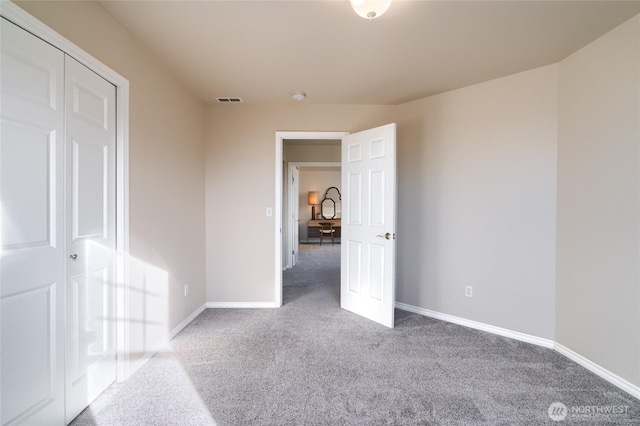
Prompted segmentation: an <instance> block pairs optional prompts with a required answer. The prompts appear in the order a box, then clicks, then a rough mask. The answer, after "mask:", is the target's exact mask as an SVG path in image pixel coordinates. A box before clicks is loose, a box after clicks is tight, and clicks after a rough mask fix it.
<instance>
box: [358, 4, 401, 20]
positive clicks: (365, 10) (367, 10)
mask: <svg viewBox="0 0 640 426" xmlns="http://www.w3.org/2000/svg"><path fill="white" fill-rule="evenodd" d="M350 1H351V7H353V10H355V11H356V13H357V14H358V15H360V16H362V17H363V18H366V19H368V20H372V19H374V18H377V17H378V16H381V15H382V14H383V13H385V12H386V11H387V9H389V6H390V5H391V0H350Z"/></svg>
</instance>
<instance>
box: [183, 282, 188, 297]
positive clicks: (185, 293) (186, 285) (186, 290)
mask: <svg viewBox="0 0 640 426" xmlns="http://www.w3.org/2000/svg"><path fill="white" fill-rule="evenodd" d="M187 294H189V284H185V285H184V296H185V297H187Z"/></svg>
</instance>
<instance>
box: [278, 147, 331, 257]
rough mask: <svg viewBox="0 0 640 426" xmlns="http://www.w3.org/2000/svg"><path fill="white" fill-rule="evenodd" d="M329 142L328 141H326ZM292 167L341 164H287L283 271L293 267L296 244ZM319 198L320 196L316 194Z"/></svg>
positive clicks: (325, 162) (308, 162) (329, 162)
mask: <svg viewBox="0 0 640 426" xmlns="http://www.w3.org/2000/svg"><path fill="white" fill-rule="evenodd" d="M328 140H330V139H328ZM294 167H305V168H307V167H308V168H315V167H342V163H339V162H337V161H292V162H290V163H289V167H288V170H287V190H288V192H289V194H288V197H287V201H288V203H287V213H288V215H287V217H286V220H285V226H286V229H287V230H288V232H287V241H286V250H285V253H286V258H287V262H286V264H285V269H290V268H292V267H293V266H292V265H293V254H292V251H293V247H295V244H296V242H295V241H294V239H293V227H294V226H296V224H295V223H293V219H292V217H291V213H292V209H293V197H294V196H296V195H297V194H294V193H293V189H292V188H291V182H290V180H291V172H292V169H293V168H294ZM318 196H320V194H318Z"/></svg>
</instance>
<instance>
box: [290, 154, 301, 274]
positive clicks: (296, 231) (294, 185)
mask: <svg viewBox="0 0 640 426" xmlns="http://www.w3.org/2000/svg"><path fill="white" fill-rule="evenodd" d="M289 193H290V194H292V198H291V222H292V228H293V229H292V233H291V235H292V239H291V243H292V246H293V249H292V251H293V253H292V254H293V256H292V261H291V266H292V267H293V266H296V265H297V264H298V252H299V250H300V217H299V216H300V212H299V210H300V208H299V207H300V168H299V167H297V166H296V167H293V168H292V169H291V191H290V192H289Z"/></svg>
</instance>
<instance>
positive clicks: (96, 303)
mask: <svg viewBox="0 0 640 426" xmlns="http://www.w3.org/2000/svg"><path fill="white" fill-rule="evenodd" d="M65 81H66V83H65V92H66V96H65V100H66V101H65V103H66V134H65V140H66V151H65V153H66V161H65V165H66V166H65V167H66V186H67V197H66V211H67V214H66V222H67V229H66V241H67V259H66V261H67V287H66V302H67V303H66V313H67V316H66V395H67V397H66V400H67V404H66V407H67V410H66V420H67V422H70V421H71V420H73V419H74V418H75V417H76V416H77V415H78V414H79V413H80V412H81V411H82V410H83V409H84V408H85V407H86V406H87V405H88V404H89V403H90V402H91V401H93V399H95V397H97V396H98V395H99V394H100V393H101V392H102V391H104V390H105V389H106V388H107V387H108V386H109V385H110V384H111V383H113V382H114V381H115V379H116V347H115V345H116V341H115V338H116V333H115V332H116V321H115V318H116V304H115V294H116V276H115V272H116V269H115V267H116V264H115V261H116V256H115V254H116V227H115V225H116V220H115V215H116V199H115V196H116V188H115V185H116V120H115V117H116V105H115V100H116V90H115V87H114V86H113V85H112V84H111V83H109V82H107V81H106V80H104V79H103V78H102V77H100V76H98V75H97V74H96V73H94V72H93V71H91V70H89V69H88V68H86V67H85V66H84V65H82V64H80V63H79V62H77V61H76V60H75V59H73V58H71V57H69V56H67V57H66V58H65Z"/></svg>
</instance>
